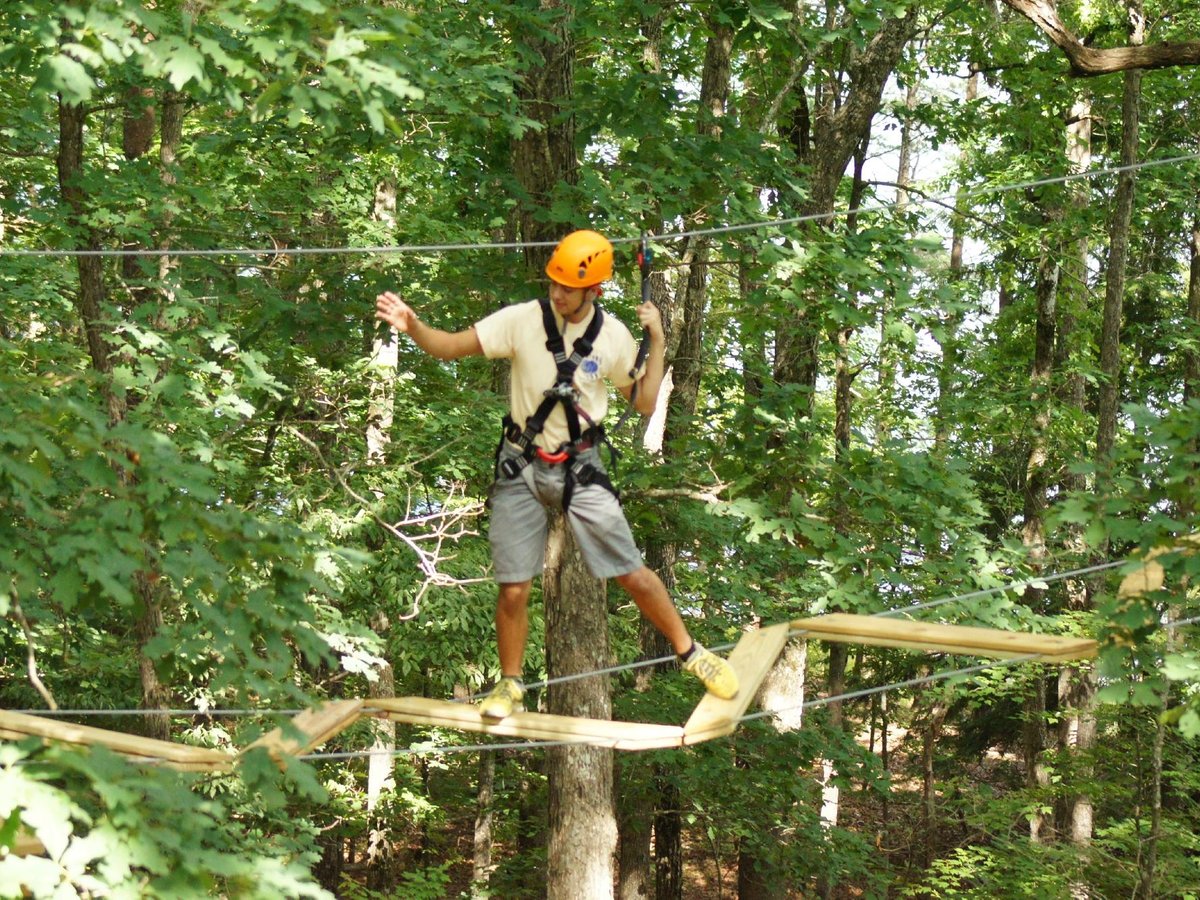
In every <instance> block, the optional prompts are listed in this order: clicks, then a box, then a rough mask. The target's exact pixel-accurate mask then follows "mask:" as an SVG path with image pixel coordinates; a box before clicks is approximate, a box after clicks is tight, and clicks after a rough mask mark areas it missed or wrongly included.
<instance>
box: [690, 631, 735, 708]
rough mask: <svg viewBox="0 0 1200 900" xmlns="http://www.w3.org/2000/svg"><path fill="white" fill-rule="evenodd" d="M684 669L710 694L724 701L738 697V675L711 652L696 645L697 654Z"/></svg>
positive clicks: (731, 667)
mask: <svg viewBox="0 0 1200 900" xmlns="http://www.w3.org/2000/svg"><path fill="white" fill-rule="evenodd" d="M683 668H684V669H686V670H687V671H688V672H691V673H692V674H693V675H695V676H696V677H697V678H699V679H700V681H701V683H702V684H703V685H704V687H705V688H706V689H707V690H708V692H709V693H710V694H713V695H715V696H717V697H720V698H721V699H722V700H732V699H733V698H734V697H736V696H737V692H738V677H737V673H736V672H735V671H733V666H731V665H730V664H729V663H727V662H726V661H725V660H723V659H721V657H719V656H717V654H715V653H713V652H712V651H711V650H706V649H704V648H703V647H701V646H700V645H699V644H696V652H695V653H693V654H692V655H691V658H690V659H688V660H687V661H686V662H685V663H684V664H683Z"/></svg>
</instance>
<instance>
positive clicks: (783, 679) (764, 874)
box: [737, 641, 808, 900]
mask: <svg viewBox="0 0 1200 900" xmlns="http://www.w3.org/2000/svg"><path fill="white" fill-rule="evenodd" d="M807 669H808V642H807V641H790V642H789V643H788V644H787V645H786V646H785V647H784V648H783V652H782V653H781V654H780V655H779V659H778V660H776V662H775V665H774V666H772V667H771V671H770V672H768V673H767V677H766V678H765V679H763V683H762V687H761V688H759V691H758V698H757V705H758V706H759V708H761V709H762V710H763V711H765V712H773V713H774V714H775V715H774V716H772V718H771V725H772V726H773V727H774V729H775V730H776V731H778V732H780V733H784V732H788V731H797V730H799V729H800V727H801V726H802V725H803V722H804V678H805V675H806V673H807ZM769 805H771V806H774V804H773V803H772V804H769ZM765 824H766V823H764V826H765ZM770 839H771V841H772V842H773V843H776V844H779V845H784V844H786V842H787V835H786V833H785V832H784V830H783V829H780V828H772V829H771V834H770ZM746 843H747V842H746V840H745V839H744V838H743V841H742V844H741V845H740V846H739V848H738V875H737V878H738V880H737V887H738V893H737V896H738V900H782V898H786V897H792V896H795V890H794V887H793V886H792V885H789V884H787V883H786V882H785V881H784V880H783V879H782V878H781V877H780V875H779V873H778V872H777V871H776V870H775V868H774V867H772V866H769V865H767V864H766V863H765V861H764V860H763V859H762V858H761V856H760V855H759V854H757V853H754V852H751V851H749V850H748V849H747V848H746Z"/></svg>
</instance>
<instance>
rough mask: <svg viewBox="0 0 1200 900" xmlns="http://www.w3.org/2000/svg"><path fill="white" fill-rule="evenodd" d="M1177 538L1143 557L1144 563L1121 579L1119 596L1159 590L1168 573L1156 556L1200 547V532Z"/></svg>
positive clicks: (1136, 595)
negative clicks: (1172, 542) (1174, 541)
mask: <svg viewBox="0 0 1200 900" xmlns="http://www.w3.org/2000/svg"><path fill="white" fill-rule="evenodd" d="M1177 540H1178V543H1175V544H1166V545H1163V546H1161V547H1155V548H1154V549H1153V550H1151V551H1150V552H1149V553H1147V554H1146V555H1145V556H1144V557H1142V564H1141V565H1140V566H1138V568H1136V569H1134V570H1133V571H1132V572H1130V573H1129V574H1128V575H1126V576H1125V577H1124V578H1122V579H1121V584H1120V586H1119V587H1118V588H1117V596H1118V597H1138V596H1141V595H1142V594H1148V593H1150V592H1151V591H1157V590H1159V589H1160V588H1161V587H1162V586H1163V581H1164V580H1165V579H1166V575H1167V573H1166V570H1164V569H1163V567H1162V563H1160V562H1157V561H1156V560H1155V557H1157V556H1162V555H1163V554H1164V553H1195V552H1196V550H1197V549H1200V534H1188V535H1184V536H1183V537H1180V538H1178V539H1177Z"/></svg>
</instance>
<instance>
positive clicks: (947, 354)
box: [933, 63, 979, 452]
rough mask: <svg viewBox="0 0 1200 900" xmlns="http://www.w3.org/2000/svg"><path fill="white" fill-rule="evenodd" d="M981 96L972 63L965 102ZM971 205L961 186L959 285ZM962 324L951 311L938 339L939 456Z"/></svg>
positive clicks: (954, 259)
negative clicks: (966, 219) (939, 355)
mask: <svg viewBox="0 0 1200 900" xmlns="http://www.w3.org/2000/svg"><path fill="white" fill-rule="evenodd" d="M978 96H979V67H978V66H977V65H975V64H974V63H972V64H971V69H970V75H969V76H968V77H967V88H966V95H965V97H964V100H965V101H966V102H967V103H971V102H972V101H974V100H975V98H976V97H978ZM969 205H970V201H969V199H968V198H967V196H966V188H965V187H963V186H960V187H959V189H958V194H957V196H956V197H955V200H954V212H955V215H954V217H953V218H952V220H951V221H952V223H953V224H952V227H951V233H950V278H951V280H952V281H953V282H954V283H956V284H962V283H963V282H964V278H965V275H966V272H965V271H964V267H963V247H964V245H965V243H966V240H965V230H966V226H965V222H964V214H965V213H966V212H967V210H968V209H969ZM961 324H962V313H961V312H960V311H959V310H958V309H950V310H948V311H947V312H946V313H945V314H944V315H943V316H942V320H941V323H940V327H941V334H939V335H937V336H936V337H937V342H938V345H939V346H940V347H941V349H942V358H941V361H940V363H939V365H938V370H937V386H938V392H937V402H936V404H935V407H934V410H935V416H936V421H935V423H934V434H933V443H934V447H936V448H937V449H938V451H939V452H941V451H944V450H945V448H946V445H947V443H948V442H949V440H950V420H951V417H950V399H951V397H953V396H954V386H955V383H956V379H957V378H958V352H959V351H958V343H959V339H958V329H959V326H960V325H961Z"/></svg>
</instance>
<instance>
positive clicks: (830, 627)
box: [792, 613, 1097, 662]
mask: <svg viewBox="0 0 1200 900" xmlns="http://www.w3.org/2000/svg"><path fill="white" fill-rule="evenodd" d="M792 627H793V628H797V629H801V630H803V632H804V634H802V635H800V636H801V637H806V638H820V639H821V640H824V641H840V642H843V643H850V644H868V645H872V646H877V647H903V648H906V649H909V650H924V651H927V652H936V653H963V654H967V655H970V656H987V657H994V658H996V659H1013V658H1015V657H1018V656H1030V655H1032V656H1034V657H1036V659H1037V661H1040V662H1066V661H1068V660H1073V659H1090V658H1091V657H1093V656H1095V655H1096V649H1097V645H1096V642H1095V641H1093V640H1090V639H1088V638H1077V637H1059V636H1056V635H1050V634H1032V633H1029V632H1020V631H1000V630H998V629H995V628H970V627H967V626H964V625H939V624H936V623H932V622H914V621H912V620H910V619H900V618H894V617H887V618H884V617H882V616H856V615H852V614H850V613H829V614H828V615H824V616H817V617H815V618H812V619H796V620H794V621H793V622H792Z"/></svg>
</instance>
